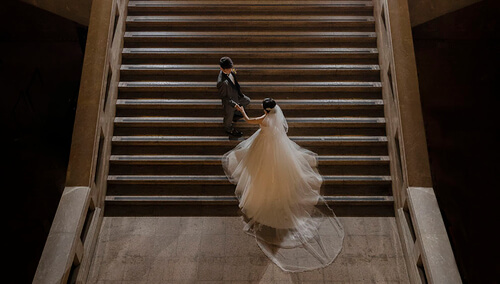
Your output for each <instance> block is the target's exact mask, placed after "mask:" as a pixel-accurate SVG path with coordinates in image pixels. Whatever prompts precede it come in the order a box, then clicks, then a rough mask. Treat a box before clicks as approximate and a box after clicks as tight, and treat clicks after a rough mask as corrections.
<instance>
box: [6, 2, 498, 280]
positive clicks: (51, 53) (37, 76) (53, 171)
mask: <svg viewBox="0 0 500 284" xmlns="http://www.w3.org/2000/svg"><path fill="white" fill-rule="evenodd" d="M495 2H498V1H482V2H479V3H477V4H474V5H472V6H469V7H467V8H464V9H461V10H459V11H456V12H453V13H450V14H447V15H444V16H442V17H439V18H437V19H435V20H432V21H430V22H427V23H425V24H422V25H420V26H417V27H415V28H414V29H413V35H414V44H415V55H416V59H417V68H418V76H419V85H420V94H421V99H422V111H423V115H424V122H425V129H426V135H427V143H428V149H429V158H430V163H431V171H432V179H433V185H434V190H435V192H436V196H437V199H438V202H439V205H440V208H441V212H442V214H443V219H444V222H445V225H446V227H447V230H448V234H449V237H450V241H451V244H452V247H453V250H454V253H455V258H456V261H457V264H458V267H459V270H460V273H461V276H462V279H463V281H464V283H481V284H483V283H498V282H495V281H494V279H500V276H499V275H498V271H500V265H499V261H498V260H497V257H496V256H498V255H499V252H498V245H497V239H498V236H495V235H494V231H495V230H494V228H495V227H497V226H498V224H499V220H498V219H499V218H498V216H499V214H498V212H497V208H498V207H500V206H497V205H496V201H497V198H496V197H497V196H498V194H496V193H497V190H499V189H500V187H499V186H498V184H497V182H496V180H494V179H495V178H497V177H498V175H499V174H500V171H499V167H498V160H497V159H498V156H499V155H498V152H499V151H498V148H497V147H498V144H499V143H498V142H499V139H498V138H497V137H495V135H496V134H498V133H499V131H498V130H499V128H498V127H497V124H496V121H495V117H496V116H497V115H498V114H499V112H500V111H499V110H498V102H499V99H498V96H499V95H500V92H499V90H498V89H499V88H498V82H499V78H500V77H499V75H500V74H499V71H498V66H499V63H500V62H499V55H500V46H499V44H498V43H496V42H495V40H497V41H498V40H499V37H500V36H499V24H498V20H497V18H498V17H499V16H500V14H499V13H498V12H499V11H500V8H499V7H498V4H496V3H495ZM0 7H1V9H0V21H1V22H0V86H1V88H2V89H1V90H2V91H1V94H2V95H1V96H0V110H1V111H0V113H1V122H2V132H3V133H4V135H2V136H3V137H4V138H3V139H2V140H4V142H5V144H4V145H5V147H4V152H5V156H6V157H7V159H6V160H5V161H4V162H3V163H2V170H1V172H2V177H3V178H2V179H3V180H4V181H6V182H2V183H3V184H4V186H2V188H3V189H4V190H3V192H4V194H3V198H4V204H6V205H7V206H5V207H4V211H5V213H4V219H3V220H4V222H6V223H7V227H6V229H5V230H4V232H5V233H4V234H5V236H6V237H7V242H6V243H5V244H6V246H7V247H8V253H7V260H8V262H7V263H8V269H9V271H11V272H12V275H15V276H14V279H16V280H15V281H13V282H12V283H31V282H32V280H33V276H34V273H35V271H36V267H37V265H38V260H39V258H40V255H41V253H42V250H43V246H44V244H45V239H46V237H47V234H48V232H49V230H50V225H51V223H52V219H53V217H54V214H55V211H56V209H57V205H58V202H59V198H60V196H61V193H62V191H63V189H64V182H65V175H66V167H67V164H68V157H69V150H70V145H71V135H72V130H73V122H74V116H75V110H76V102H77V97H78V89H79V83H80V76H81V70H82V63H83V54H84V49H85V41H86V34H87V28H86V27H84V26H80V25H78V24H76V23H74V22H72V21H69V20H66V19H63V18H61V17H59V16H56V15H53V14H51V13H49V12H46V11H43V10H40V9H38V8H35V7H32V6H30V5H27V4H24V3H21V2H18V1H7V2H2V4H0ZM495 277H496V278H495ZM2 283H3V281H2Z"/></svg>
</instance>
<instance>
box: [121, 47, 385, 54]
mask: <svg viewBox="0 0 500 284" xmlns="http://www.w3.org/2000/svg"><path fill="white" fill-rule="evenodd" d="M139 52H142V53H181V54H189V53H201V54H206V53H221V54H227V53H294V54H297V53H306V54H329V53H368V54H370V53H377V52H378V50H377V48H371V47H319V48H308V47H302V48H301V47H283V48H276V47H234V48H232V47H225V48H212V47H207V48H198V47H187V48H177V47H133V48H132V47H130V48H129V47H127V48H123V50H122V53H124V54H127V53H139Z"/></svg>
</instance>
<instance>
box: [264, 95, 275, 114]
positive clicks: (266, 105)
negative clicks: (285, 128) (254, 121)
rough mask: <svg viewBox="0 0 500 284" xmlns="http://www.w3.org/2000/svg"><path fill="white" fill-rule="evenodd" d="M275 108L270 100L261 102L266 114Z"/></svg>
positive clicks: (273, 102) (266, 99)
mask: <svg viewBox="0 0 500 284" xmlns="http://www.w3.org/2000/svg"><path fill="white" fill-rule="evenodd" d="M275 106H276V102H275V101H274V100H273V99H272V98H265V99H264V100H263V101H262V108H263V109H264V110H265V111H266V112H270V111H271V110H272V109H273V108H274V107H275Z"/></svg>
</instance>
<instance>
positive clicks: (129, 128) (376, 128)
mask: <svg viewBox="0 0 500 284" xmlns="http://www.w3.org/2000/svg"><path fill="white" fill-rule="evenodd" d="M287 121H288V125H289V131H288V134H289V135H293V136H299V135H300V136H306V135H333V134H337V135H365V136H369V135H385V133H386V132H385V131H386V130H385V119H384V118H380V117H301V118H293V117H292V118H287ZM114 124H115V130H114V134H115V135H193V134H196V135H213V134H221V135H223V134H225V133H224V131H223V124H222V118H221V117H152V116H151V117H116V118H115V120H114ZM233 126H234V127H235V128H237V129H239V130H241V131H243V132H244V133H250V132H252V133H253V132H255V131H257V130H258V128H259V127H258V125H254V124H248V123H246V122H244V121H243V119H240V120H238V121H237V122H234V123H233Z"/></svg>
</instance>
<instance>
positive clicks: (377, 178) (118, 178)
mask: <svg viewBox="0 0 500 284" xmlns="http://www.w3.org/2000/svg"><path fill="white" fill-rule="evenodd" d="M322 177H323V182H324V183H325V184H330V183H338V182H341V183H345V182H354V183H356V182H370V183H390V182H391V176H383V175H324V176H322ZM131 181H135V182H162V181H163V182H167V183H168V182H171V183H179V182H180V183H200V182H201V183H216V184H230V182H229V180H228V179H227V177H226V176H225V175H108V182H131Z"/></svg>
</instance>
